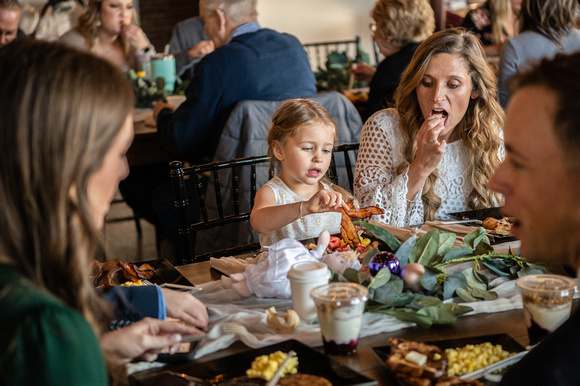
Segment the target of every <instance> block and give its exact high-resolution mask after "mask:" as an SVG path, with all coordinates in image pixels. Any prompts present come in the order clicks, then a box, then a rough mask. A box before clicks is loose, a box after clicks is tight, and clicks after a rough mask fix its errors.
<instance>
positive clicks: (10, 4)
mask: <svg viewBox="0 0 580 386" xmlns="http://www.w3.org/2000/svg"><path fill="white" fill-rule="evenodd" d="M0 8H1V9H10V10H12V11H18V12H20V4H18V0H0Z"/></svg>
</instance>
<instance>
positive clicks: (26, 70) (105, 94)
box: [0, 39, 199, 385]
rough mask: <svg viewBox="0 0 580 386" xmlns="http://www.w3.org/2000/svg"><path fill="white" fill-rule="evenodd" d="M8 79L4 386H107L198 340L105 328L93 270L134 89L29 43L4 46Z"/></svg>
mask: <svg viewBox="0 0 580 386" xmlns="http://www.w3.org/2000/svg"><path fill="white" fill-rule="evenodd" d="M0 73H2V74H3V75H4V76H5V79H4V81H3V82H2V83H1V84H0V98H1V100H3V101H4V103H2V104H1V105H0V138H2V140H0V152H2V154H3V161H2V163H0V200H2V203H3V204H2V206H1V207H0V212H1V213H0V309H2V313H1V315H0V326H2V329H1V331H0V352H2V355H1V356H0V384H5V385H21V384H37V385H80V384H90V385H105V384H107V383H108V377H107V366H106V363H107V365H108V370H109V372H110V373H113V372H114V371H113V370H114V369H119V370H123V368H122V365H124V364H125V363H127V362H129V361H131V360H132V359H135V358H141V359H145V360H154V359H155V358H156V357H157V353H158V352H159V351H161V350H162V349H163V348H164V347H169V346H170V347H171V348H172V349H174V348H176V344H177V343H178V342H179V341H180V340H181V334H198V333H199V331H198V330H197V329H195V328H190V327H186V326H184V325H181V324H177V323H173V322H165V321H160V320H156V319H149V318H146V319H143V320H141V321H139V322H136V323H134V324H132V325H130V326H129V327H125V328H122V329H119V330H115V331H112V332H107V333H104V332H103V331H104V327H105V326H106V325H107V324H108V322H109V320H108V318H109V316H110V314H111V312H110V310H109V309H108V307H107V306H106V305H105V303H104V302H103V301H102V300H100V299H99V298H98V296H97V294H96V292H95V290H94V288H93V286H92V285H91V281H90V278H89V275H90V272H89V271H90V266H91V263H92V261H93V260H94V259H95V258H96V257H97V255H98V254H99V252H100V251H102V248H103V240H102V232H101V228H102V226H103V223H104V217H105V214H106V213H107V212H108V210H109V206H110V202H111V200H112V199H113V196H114V195H115V192H116V191H117V186H118V183H119V181H120V180H121V179H122V178H124V177H125V176H126V175H127V173H128V166H127V160H126V157H125V153H126V151H127V149H128V148H129V145H130V144H131V141H132V138H133V126H132V117H131V113H132V110H133V105H134V97H133V91H132V90H131V87H130V85H129V83H128V82H126V80H125V75H124V74H123V73H122V72H120V71H119V70H118V69H117V68H116V67H115V66H113V65H112V64H110V63H109V62H107V61H105V60H103V59H99V58H96V57H94V56H93V55H89V54H87V53H83V52H79V51H77V50H71V49H69V48H66V47H63V46H62V45H56V44H49V43H44V42H40V41H33V40H28V39H23V40H18V41H15V42H12V43H11V44H9V45H7V46H5V47H2V49H0ZM99 343H100V344H99ZM121 374H122V372H121ZM125 377H126V375H125Z"/></svg>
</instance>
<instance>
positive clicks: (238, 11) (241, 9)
mask: <svg viewBox="0 0 580 386" xmlns="http://www.w3.org/2000/svg"><path fill="white" fill-rule="evenodd" d="M256 4H257V0H204V1H203V2H200V6H203V7H204V8H205V11H206V12H211V11H214V10H216V9H221V10H222V11H223V12H224V14H225V15H226V17H227V18H228V19H230V20H231V21H233V22H234V23H236V24H238V25H241V24H245V23H248V22H251V21H255V20H256V19H257V17H258V11H257V10H256Z"/></svg>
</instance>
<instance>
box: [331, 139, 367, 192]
mask: <svg viewBox="0 0 580 386" xmlns="http://www.w3.org/2000/svg"><path fill="white" fill-rule="evenodd" d="M359 146H360V143H344V144H342V145H337V146H335V147H334V150H333V151H332V159H331V161H330V168H329V169H328V173H327V175H328V177H329V179H330V180H331V181H332V182H333V183H334V184H335V185H339V186H341V187H343V188H344V187H345V186H348V188H349V189H350V192H351V193H352V192H353V189H354V165H355V164H356V158H357V156H358V149H359ZM339 154H340V156H339V157H338V159H337V155H339ZM351 155H352V156H353V158H351ZM337 168H338V170H342V171H343V172H344V173H342V174H341V173H339V172H337ZM345 177H346V179H347V180H348V185H347V184H345V183H344V182H343V180H344V178H345Z"/></svg>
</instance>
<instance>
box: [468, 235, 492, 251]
mask: <svg viewBox="0 0 580 386" xmlns="http://www.w3.org/2000/svg"><path fill="white" fill-rule="evenodd" d="M485 239H487V235H485V237H484V239H483V240H481V241H480V242H479V243H478V244H477V247H475V251H473V253H474V254H476V255H486V254H489V253H493V252H494V250H493V247H492V246H491V245H490V244H489V240H487V241H486V240H485Z"/></svg>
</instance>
